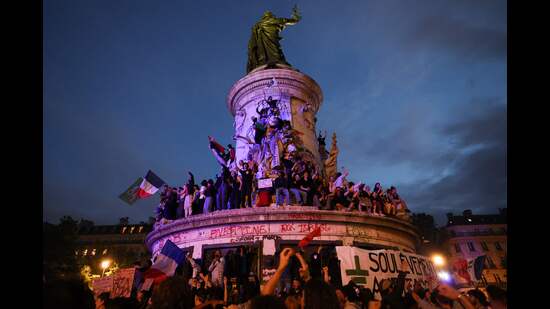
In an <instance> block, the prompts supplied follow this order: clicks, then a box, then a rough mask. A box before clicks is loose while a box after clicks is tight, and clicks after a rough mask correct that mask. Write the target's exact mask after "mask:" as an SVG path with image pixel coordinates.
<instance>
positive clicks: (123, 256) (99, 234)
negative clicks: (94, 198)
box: [74, 224, 152, 273]
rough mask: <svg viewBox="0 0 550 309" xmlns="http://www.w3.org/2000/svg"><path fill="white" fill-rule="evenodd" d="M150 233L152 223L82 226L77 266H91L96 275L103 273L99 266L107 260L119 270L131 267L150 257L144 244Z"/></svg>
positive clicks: (79, 234)
mask: <svg viewBox="0 0 550 309" xmlns="http://www.w3.org/2000/svg"><path fill="white" fill-rule="evenodd" d="M151 230H152V226H151V225H149V224H118V225H97V226H95V225H94V226H81V227H80V228H79V230H78V238H77V249H76V250H75V252H74V254H75V255H76V257H77V262H78V264H79V265H81V266H83V265H89V266H90V267H91V268H92V271H93V273H101V269H100V267H99V264H100V263H101V261H102V260H105V259H109V260H111V261H112V262H113V263H116V264H117V265H118V267H128V266H130V265H132V263H133V262H136V261H144V260H145V259H148V258H150V256H151V255H150V253H149V251H148V250H147V247H146V246H145V244H144V243H145V237H146V236H147V234H148V233H149V232H151Z"/></svg>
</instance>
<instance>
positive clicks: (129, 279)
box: [111, 268, 136, 298]
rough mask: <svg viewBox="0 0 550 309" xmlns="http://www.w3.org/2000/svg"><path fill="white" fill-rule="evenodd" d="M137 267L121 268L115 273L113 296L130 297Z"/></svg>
mask: <svg viewBox="0 0 550 309" xmlns="http://www.w3.org/2000/svg"><path fill="white" fill-rule="evenodd" d="M135 273H136V269H135V268H123V269H119V270H118V271H117V272H116V273H115V274H114V275H113V289H112V290H111V298H116V297H130V294H131V293H132V287H133V285H134V275H135Z"/></svg>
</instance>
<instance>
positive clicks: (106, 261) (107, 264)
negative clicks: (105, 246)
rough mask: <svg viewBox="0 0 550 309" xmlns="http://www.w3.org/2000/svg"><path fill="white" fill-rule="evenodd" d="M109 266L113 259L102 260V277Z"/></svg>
mask: <svg viewBox="0 0 550 309" xmlns="http://www.w3.org/2000/svg"><path fill="white" fill-rule="evenodd" d="M109 266H111V261H110V260H103V261H101V268H103V272H102V273H101V277H103V275H105V270H106V269H107V268H109Z"/></svg>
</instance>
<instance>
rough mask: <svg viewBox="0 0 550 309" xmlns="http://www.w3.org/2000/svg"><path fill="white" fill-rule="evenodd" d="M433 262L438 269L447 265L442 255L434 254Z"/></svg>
mask: <svg viewBox="0 0 550 309" xmlns="http://www.w3.org/2000/svg"><path fill="white" fill-rule="evenodd" d="M432 261H433V262H434V265H435V266H438V267H441V266H443V265H445V258H444V257H443V256H442V255H440V254H434V255H433V256H432Z"/></svg>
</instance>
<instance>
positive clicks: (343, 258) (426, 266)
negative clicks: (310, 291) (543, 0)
mask: <svg viewBox="0 0 550 309" xmlns="http://www.w3.org/2000/svg"><path fill="white" fill-rule="evenodd" d="M336 253H337V255H338V259H339V260H340V271H341V274H342V284H344V285H345V284H348V282H349V281H350V280H351V281H353V282H355V283H356V284H357V285H362V286H364V287H366V288H369V289H370V290H371V291H372V292H373V293H374V295H375V298H376V299H380V281H382V280H383V279H394V278H397V276H398V275H399V271H401V270H402V269H401V261H403V260H404V261H406V263H407V264H408V266H409V269H410V273H409V274H407V276H406V277H405V279H406V282H408V281H413V282H412V283H413V284H414V283H415V282H420V284H421V285H422V286H423V287H425V288H433V287H435V285H436V284H437V276H436V271H435V268H434V266H433V264H432V261H431V260H430V259H429V258H428V257H425V256H422V255H417V254H413V253H407V252H402V251H396V250H364V249H360V248H357V247H350V246H337V247H336Z"/></svg>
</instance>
